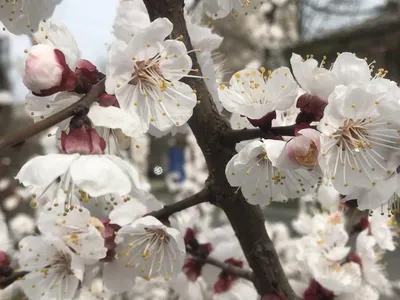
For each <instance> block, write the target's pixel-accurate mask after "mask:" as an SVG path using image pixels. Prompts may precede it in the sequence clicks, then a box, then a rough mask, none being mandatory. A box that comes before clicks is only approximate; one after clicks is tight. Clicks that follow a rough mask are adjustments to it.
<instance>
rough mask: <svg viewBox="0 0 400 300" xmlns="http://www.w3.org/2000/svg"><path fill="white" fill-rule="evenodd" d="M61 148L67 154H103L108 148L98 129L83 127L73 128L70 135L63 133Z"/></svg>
mask: <svg viewBox="0 0 400 300" xmlns="http://www.w3.org/2000/svg"><path fill="white" fill-rule="evenodd" d="M61 146H62V149H63V151H64V152H65V153H67V154H72V153H80V154H83V155H88V154H102V153H103V152H104V149H105V148H106V142H105V141H104V139H103V138H101V137H100V136H99V134H98V133H97V131H96V129H94V128H89V127H88V126H87V125H82V126H81V127H80V128H73V129H71V130H70V132H69V133H68V134H66V133H65V131H63V132H62V133H61Z"/></svg>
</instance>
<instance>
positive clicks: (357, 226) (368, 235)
mask: <svg viewBox="0 0 400 300" xmlns="http://www.w3.org/2000/svg"><path fill="white" fill-rule="evenodd" d="M321 189H322V190H323V191H321V192H320V193H319V195H318V198H317V200H318V202H317V203H318V204H319V205H320V206H321V207H322V208H323V210H322V211H320V212H317V213H315V214H314V215H310V214H309V213H307V211H302V212H301V213H300V215H299V216H298V218H297V219H296V220H294V221H293V227H294V229H295V230H296V231H297V232H298V233H299V234H300V235H301V237H300V238H298V239H295V240H292V241H291V242H290V244H288V245H289V246H288V248H291V249H292V250H291V251H289V253H290V252H291V253H290V255H289V256H286V259H287V258H289V259H288V260H287V261H286V262H285V263H284V268H285V272H286V274H287V275H288V277H289V279H290V280H289V281H290V284H291V285H292V287H293V289H294V291H295V292H296V294H297V295H298V296H299V297H302V298H303V299H320V297H326V299H365V298H366V299H379V297H380V295H386V296H392V295H393V293H394V290H393V289H394V287H395V283H394V282H391V281H390V280H389V279H388V278H387V274H386V272H385V269H384V266H383V265H382V262H381V258H382V256H383V255H384V253H385V252H386V251H393V250H394V249H395V246H394V241H393V239H394V237H395V231H394V229H395V225H396V224H395V220H394V218H393V217H391V218H387V217H386V216H382V215H381V214H380V212H379V211H374V212H372V214H371V215H370V216H364V217H362V218H359V219H358V220H357V222H356V223H354V220H353V219H351V218H346V216H345V215H346V213H345V212H346V210H345V211H344V212H339V211H335V212H331V213H330V212H329V211H327V210H326V209H327V207H329V206H331V204H332V203H333V202H336V203H338V202H337V198H336V195H335V194H334V193H332V191H330V192H329V189H330V187H326V186H321ZM328 195H330V196H328ZM335 198H336V201H335ZM314 209H315V208H314ZM349 228H350V232H348V230H349ZM350 239H352V240H355V244H354V243H351V241H350ZM286 252H288V250H287V249H286Z"/></svg>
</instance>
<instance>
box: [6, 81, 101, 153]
mask: <svg viewBox="0 0 400 300" xmlns="http://www.w3.org/2000/svg"><path fill="white" fill-rule="evenodd" d="M104 83H105V78H104V79H102V80H101V81H99V82H98V83H97V84H95V85H94V86H93V87H92V89H91V90H90V91H89V93H87V94H86V95H85V96H83V97H82V98H81V100H79V101H78V102H76V103H74V104H72V105H71V106H69V107H67V108H65V109H63V110H62V111H60V112H58V113H56V114H54V115H52V116H50V117H48V118H46V119H44V120H43V121H40V122H37V123H35V124H33V125H31V126H29V127H28V128H23V129H21V130H18V131H15V132H11V133H10V134H8V135H6V136H3V137H0V151H1V150H3V149H5V148H9V147H13V146H16V145H18V144H20V143H22V142H24V141H26V140H27V139H29V138H31V137H33V136H34V135H36V134H38V133H40V132H43V131H45V130H46V129H49V128H51V127H53V126H54V125H56V124H58V123H60V122H62V121H64V120H66V119H68V118H69V117H72V116H73V115H75V114H76V113H77V111H79V110H81V109H83V108H89V106H90V105H91V104H92V103H93V102H94V101H96V99H97V97H98V96H99V95H100V94H101V93H103V92H104Z"/></svg>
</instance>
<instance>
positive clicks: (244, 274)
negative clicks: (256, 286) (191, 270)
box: [198, 256, 254, 281]
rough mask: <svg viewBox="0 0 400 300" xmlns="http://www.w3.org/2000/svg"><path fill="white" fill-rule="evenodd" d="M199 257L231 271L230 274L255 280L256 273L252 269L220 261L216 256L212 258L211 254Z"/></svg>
mask: <svg viewBox="0 0 400 300" xmlns="http://www.w3.org/2000/svg"><path fill="white" fill-rule="evenodd" d="M198 259H199V260H201V261H204V262H205V263H207V264H209V265H213V266H215V267H217V268H220V269H221V270H222V271H225V272H226V273H229V274H232V275H235V276H237V277H240V278H244V279H247V280H250V281H254V274H253V272H252V271H249V270H246V269H243V268H238V267H234V266H231V265H229V264H226V263H224V262H222V261H219V260H217V259H215V258H212V257H210V256H208V257H207V258H205V259H203V258H198Z"/></svg>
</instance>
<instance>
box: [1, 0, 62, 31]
mask: <svg viewBox="0 0 400 300" xmlns="http://www.w3.org/2000/svg"><path fill="white" fill-rule="evenodd" d="M60 2H61V0H36V1H34V0H22V1H5V2H4V3H3V6H2V7H1V9H0V21H1V22H2V23H3V25H4V26H5V27H6V28H7V29H8V30H9V31H10V32H12V33H14V34H31V33H32V32H36V31H37V30H38V27H39V23H40V21H42V20H44V19H47V18H49V17H51V15H52V14H53V12H54V9H55V7H56V6H57V5H58V4H59V3H60Z"/></svg>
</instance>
